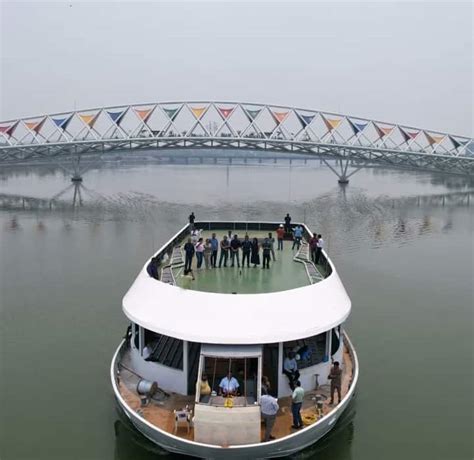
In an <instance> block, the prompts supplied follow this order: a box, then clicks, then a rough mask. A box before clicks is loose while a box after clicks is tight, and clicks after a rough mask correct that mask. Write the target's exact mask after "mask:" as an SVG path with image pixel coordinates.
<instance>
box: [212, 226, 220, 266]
mask: <svg viewBox="0 0 474 460" xmlns="http://www.w3.org/2000/svg"><path fill="white" fill-rule="evenodd" d="M211 248H212V254H211V265H212V268H216V265H217V251H218V249H219V240H218V239H217V238H216V234H215V233H213V234H212V237H211Z"/></svg>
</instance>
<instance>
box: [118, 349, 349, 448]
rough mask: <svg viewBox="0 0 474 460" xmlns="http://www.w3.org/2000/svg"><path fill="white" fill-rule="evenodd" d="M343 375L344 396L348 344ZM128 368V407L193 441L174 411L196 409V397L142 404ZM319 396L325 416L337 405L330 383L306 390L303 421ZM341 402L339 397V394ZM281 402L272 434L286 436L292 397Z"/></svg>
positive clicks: (124, 384) (124, 379)
mask: <svg viewBox="0 0 474 460" xmlns="http://www.w3.org/2000/svg"><path fill="white" fill-rule="evenodd" d="M343 363H344V366H343V376H342V397H344V396H345V394H346V393H347V391H348V389H349V385H350V382H351V380H352V371H353V368H352V360H351V357H350V354H349V352H348V350H347V348H346V347H344V356H343ZM128 374H129V373H128V372H127V371H126V370H122V371H121V375H120V383H119V389H120V393H121V395H122V397H123V399H124V400H125V402H126V403H127V404H128V406H129V407H130V408H131V409H132V410H134V411H136V412H137V413H139V414H140V415H141V416H142V417H144V418H145V419H146V420H147V421H148V422H150V423H151V424H153V425H155V426H156V427H158V428H160V429H162V430H164V431H166V432H168V433H172V434H175V435H177V436H179V437H181V438H184V439H188V440H191V441H192V440H193V439H194V433H193V428H192V427H191V429H190V431H189V433H188V432H187V429H186V427H184V426H180V427H179V428H178V430H177V432H176V433H175V424H174V413H173V410H180V409H183V408H184V407H186V405H188V406H189V407H190V408H191V409H193V408H194V396H183V395H180V394H176V393H172V394H169V395H167V396H164V397H162V398H160V399H159V400H155V399H153V400H151V402H150V403H149V404H148V405H146V406H144V407H142V406H141V401H140V397H139V396H138V394H137V392H136V384H137V379H136V377H135V376H133V375H132V374H130V375H128ZM316 395H322V396H323V400H324V406H323V413H324V415H326V414H328V413H329V412H331V411H332V410H333V409H334V408H335V407H336V406H335V405H329V400H330V387H329V385H322V386H320V387H319V388H318V389H317V390H316V389H314V390H310V391H306V392H305V398H304V401H303V407H302V410H301V415H302V417H303V420H304V419H305V416H309V417H311V416H314V415H315V414H316V408H315V402H314V399H313V398H314V397H315V396H316ZM336 401H337V397H336ZM278 404H279V406H280V410H279V411H278V414H277V418H276V422H275V426H274V428H273V431H272V435H273V436H274V437H275V438H277V439H279V438H283V437H285V436H287V435H289V434H291V433H292V432H294V430H293V429H292V428H291V425H292V423H293V422H292V415H291V397H289V396H288V397H285V398H279V399H278ZM263 434H264V425H263V424H262V432H261V435H262V439H263Z"/></svg>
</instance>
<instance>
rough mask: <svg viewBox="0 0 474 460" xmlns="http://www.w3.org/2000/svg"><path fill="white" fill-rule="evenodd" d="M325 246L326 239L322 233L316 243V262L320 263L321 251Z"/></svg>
mask: <svg viewBox="0 0 474 460" xmlns="http://www.w3.org/2000/svg"><path fill="white" fill-rule="evenodd" d="M323 248H324V240H323V238H322V236H321V235H318V242H317V243H316V256H315V257H314V263H315V264H318V263H319V258H320V257H321V251H322V250H323Z"/></svg>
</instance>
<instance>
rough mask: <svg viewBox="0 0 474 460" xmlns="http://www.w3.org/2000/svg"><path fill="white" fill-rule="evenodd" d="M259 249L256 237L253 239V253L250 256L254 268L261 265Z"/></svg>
mask: <svg viewBox="0 0 474 460" xmlns="http://www.w3.org/2000/svg"><path fill="white" fill-rule="evenodd" d="M259 249H260V248H259V247H258V240H257V238H254V239H253V240H252V255H251V256H250V263H251V264H253V268H255V267H256V266H257V265H260V254H259V253H258V251H259Z"/></svg>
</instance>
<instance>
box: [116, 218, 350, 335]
mask: <svg viewBox="0 0 474 460" xmlns="http://www.w3.org/2000/svg"><path fill="white" fill-rule="evenodd" d="M279 224H280V222H202V221H200V222H196V223H195V227H196V228H197V229H201V236H202V237H203V238H204V239H205V238H207V237H209V236H210V235H211V234H212V233H216V234H217V238H218V239H219V240H221V239H222V237H223V235H224V234H228V233H229V232H230V233H231V234H232V235H234V234H237V235H238V236H239V238H240V239H243V237H244V236H245V234H248V235H249V237H250V238H253V237H256V238H258V239H259V242H261V241H262V239H263V238H264V237H265V236H267V235H268V233H269V232H272V233H273V237H274V238H276V235H275V231H276V229H277V228H278V226H279ZM296 225H298V224H297V223H295V224H294V226H296ZM301 225H302V226H303V228H304V238H303V239H304V242H303V245H302V246H301V248H300V249H299V250H297V249H296V248H295V249H294V250H293V249H292V241H285V242H284V249H283V251H278V250H277V247H276V246H277V245H276V242H275V248H274V249H275V255H276V261H275V262H273V261H270V269H269V270H262V269H261V268H260V267H261V265H259V266H258V267H257V268H253V266H252V264H251V265H250V267H248V268H247V266H246V267H242V268H238V267H237V266H234V267H230V266H229V265H230V260H228V261H227V267H226V268H224V267H222V268H220V269H219V268H216V269H207V270H206V269H201V270H196V269H195V264H196V257H194V261H193V269H194V274H195V280H194V281H192V282H191V283H190V285H187V286H186V287H187V289H183V286H184V284H183V283H189V280H185V279H184V278H183V276H182V271H183V264H184V254H183V251H182V246H183V245H184V243H185V242H186V241H187V238H188V237H189V234H190V226H189V225H186V226H185V227H183V228H182V229H181V230H180V231H179V232H178V233H177V234H176V235H174V236H173V237H172V238H171V239H170V240H169V241H168V242H167V243H166V244H165V245H164V246H163V247H162V248H161V249H160V250H159V251H158V252H157V253H156V254H155V255H154V256H155V257H156V260H157V261H158V270H157V273H158V279H154V278H152V277H150V275H149V274H148V272H147V266H148V264H149V263H150V261H147V263H146V264H145V265H144V266H143V268H142V270H141V272H140V273H139V275H138V276H137V278H136V280H135V282H134V283H133V285H132V287H131V288H130V289H129V291H128V292H127V294H126V295H125V297H124V299H123V308H124V312H125V314H126V315H127V317H128V318H129V319H130V320H131V321H133V322H135V323H137V324H139V325H140V326H142V327H144V328H146V329H149V330H152V331H155V332H157V333H160V334H164V335H167V336H171V337H174V338H178V339H182V340H189V341H195V342H200V343H217V344H252V343H272V342H280V341H288V340H296V339H298V338H301V337H309V336H312V335H316V334H318V333H321V332H324V331H327V330H329V329H331V328H333V327H335V326H337V325H339V324H341V323H342V322H343V321H344V320H345V319H346V318H347V316H348V315H349V313H350V308H351V303H350V299H349V297H348V295H347V293H346V291H345V289H344V287H343V285H342V283H341V281H340V279H339V276H338V275H337V272H336V270H335V268H334V266H333V264H332V262H331V261H330V260H329V258H328V257H327V255H326V254H325V252H324V251H323V254H322V257H321V260H320V263H319V264H318V265H317V266H315V265H314V264H313V263H312V262H311V261H310V260H309V254H308V244H307V240H308V239H309V235H310V230H309V229H308V228H307V227H306V226H304V225H303V224H301ZM292 226H293V225H292ZM219 252H220V251H219ZM241 256H242V254H241V255H240V257H241ZM260 258H262V251H260ZM203 266H204V265H203ZM232 294H240V295H232ZM295 311H297V312H298V318H300V319H301V321H288V318H289V315H292V312H295ZM223 312H232V314H231V316H230V317H229V315H222V313H223ZM270 322H271V324H272V328H271V330H270V331H269V328H268V324H269V323H270Z"/></svg>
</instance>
